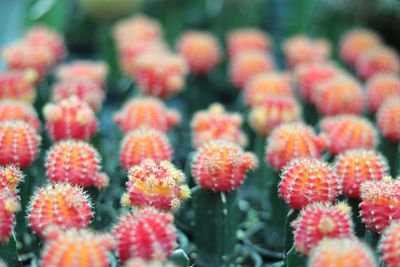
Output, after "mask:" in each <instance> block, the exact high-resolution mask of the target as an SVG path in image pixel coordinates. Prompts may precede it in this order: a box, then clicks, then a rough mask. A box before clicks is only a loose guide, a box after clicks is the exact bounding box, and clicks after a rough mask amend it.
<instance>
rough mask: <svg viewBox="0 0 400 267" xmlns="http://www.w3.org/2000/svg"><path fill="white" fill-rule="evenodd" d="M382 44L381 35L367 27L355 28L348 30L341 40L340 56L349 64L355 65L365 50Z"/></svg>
mask: <svg viewBox="0 0 400 267" xmlns="http://www.w3.org/2000/svg"><path fill="white" fill-rule="evenodd" d="M379 45H381V40H380V37H379V36H378V35H377V34H376V33H375V32H373V31H370V30H367V29H353V30H350V31H349V32H347V33H346V34H345V35H344V36H343V37H342V40H341V42H340V57H341V58H342V59H343V60H344V61H345V62H346V63H347V64H349V65H352V66H355V64H356V62H357V60H358V58H359V57H360V55H361V54H363V53H364V52H365V51H367V50H369V49H371V48H374V47H377V46H379Z"/></svg>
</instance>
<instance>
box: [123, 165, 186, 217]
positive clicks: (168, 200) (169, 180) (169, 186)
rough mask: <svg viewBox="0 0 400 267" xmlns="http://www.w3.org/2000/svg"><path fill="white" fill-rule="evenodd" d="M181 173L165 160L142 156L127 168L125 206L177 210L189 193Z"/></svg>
mask: <svg viewBox="0 0 400 267" xmlns="http://www.w3.org/2000/svg"><path fill="white" fill-rule="evenodd" d="M184 180H185V175H184V174H183V173H182V172H181V171H180V170H178V169H176V168H175V166H174V165H173V164H172V163H170V162H169V161H161V162H160V163H156V162H154V161H153V160H150V159H149V160H145V161H143V162H142V163H141V164H140V165H137V166H134V167H132V168H131V169H130V170H129V174H128V182H127V191H128V192H127V193H126V194H124V195H123V196H122V203H123V204H124V205H125V206H131V205H133V206H135V207H147V206H152V207H155V208H157V209H160V210H163V211H169V210H177V209H178V208H179V207H180V206H181V204H182V202H183V201H185V200H186V199H188V198H189V197H190V189H189V187H188V186H186V185H182V183H183V182H184Z"/></svg>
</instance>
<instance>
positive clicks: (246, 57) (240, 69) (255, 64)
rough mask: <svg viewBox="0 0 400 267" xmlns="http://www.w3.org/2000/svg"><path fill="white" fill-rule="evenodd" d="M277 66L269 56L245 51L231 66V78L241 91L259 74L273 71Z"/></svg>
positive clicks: (234, 59)
mask: <svg viewBox="0 0 400 267" xmlns="http://www.w3.org/2000/svg"><path fill="white" fill-rule="evenodd" d="M274 68H275V64H274V62H273V60H272V58H271V56H270V55H269V54H266V53H264V52H260V51H245V52H242V53H240V54H239V55H237V56H236V57H234V58H233V59H232V60H231V62H230V66H229V76H230V78H231V81H232V83H233V84H234V85H235V86H236V88H238V89H239V90H241V89H243V88H244V86H245V84H246V83H247V82H248V81H249V80H250V79H251V78H253V77H254V76H255V75H257V74H259V73H263V72H266V71H272V70H274Z"/></svg>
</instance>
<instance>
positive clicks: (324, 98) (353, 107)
mask: <svg viewBox="0 0 400 267" xmlns="http://www.w3.org/2000/svg"><path fill="white" fill-rule="evenodd" d="M311 97H312V102H313V103H314V104H315V106H316V108H317V110H318V111H319V112H320V113H321V114H322V115H337V114H343V113H352V114H361V113H362V112H363V109H364V103H365V102H364V93H363V90H362V88H361V84H360V83H359V82H358V81H357V80H355V79H354V78H352V77H350V76H348V75H336V76H335V77H333V78H331V79H329V80H326V81H323V82H321V83H319V84H317V85H315V86H314V90H313V94H312V96H311Z"/></svg>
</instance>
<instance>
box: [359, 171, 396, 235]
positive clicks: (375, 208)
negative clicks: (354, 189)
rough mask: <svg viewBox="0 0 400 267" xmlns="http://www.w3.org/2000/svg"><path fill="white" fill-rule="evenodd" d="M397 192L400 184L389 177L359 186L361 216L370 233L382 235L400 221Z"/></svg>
mask: <svg viewBox="0 0 400 267" xmlns="http://www.w3.org/2000/svg"><path fill="white" fill-rule="evenodd" d="M399 190H400V182H399V181H398V180H392V179H391V178H390V177H385V178H383V179H382V180H381V181H370V182H364V183H363V184H362V185H361V204H360V208H361V216H362V220H363V222H364V224H365V226H366V227H367V228H368V229H369V230H370V231H372V232H377V233H382V232H383V231H384V230H385V229H386V228H387V227H388V226H389V225H390V224H391V223H392V222H393V221H395V220H399V219H400V195H399Z"/></svg>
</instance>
